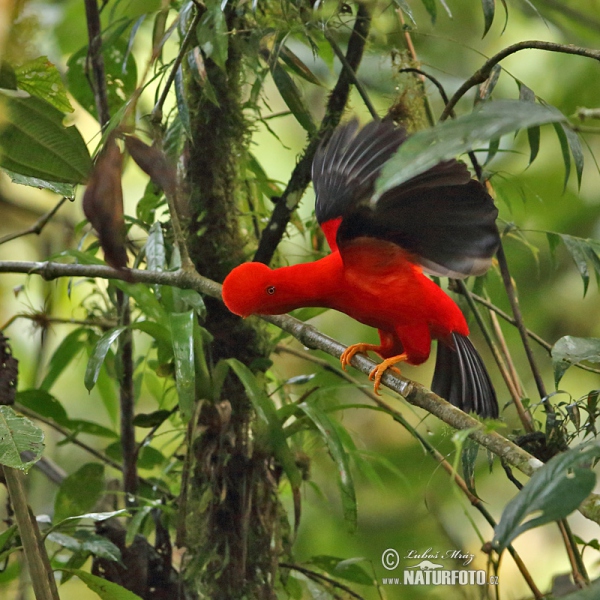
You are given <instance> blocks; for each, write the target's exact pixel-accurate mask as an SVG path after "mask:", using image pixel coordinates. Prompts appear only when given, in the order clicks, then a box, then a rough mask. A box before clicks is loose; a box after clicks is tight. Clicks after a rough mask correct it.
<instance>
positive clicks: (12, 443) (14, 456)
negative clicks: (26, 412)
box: [0, 406, 44, 471]
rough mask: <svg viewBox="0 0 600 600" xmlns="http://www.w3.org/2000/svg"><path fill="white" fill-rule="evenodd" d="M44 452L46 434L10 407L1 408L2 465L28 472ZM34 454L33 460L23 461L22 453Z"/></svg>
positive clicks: (0, 462) (0, 446)
mask: <svg viewBox="0 0 600 600" xmlns="http://www.w3.org/2000/svg"><path fill="white" fill-rule="evenodd" d="M43 450H44V432H43V431H42V430H41V429H40V428H39V427H37V426H36V425H35V424H34V423H32V422H31V421H30V420H29V419H27V418H26V417H20V416H18V415H17V414H16V413H15V411H14V410H13V409H12V408H11V407H10V406H0V464H2V465H4V466H5V467H11V468H13V469H20V470H21V471H28V470H29V468H30V467H31V465H33V464H34V463H36V462H37V461H38V460H39V459H40V457H41V456H42V452H43ZM25 451H29V452H33V454H34V457H33V459H32V460H29V461H25V462H24V461H23V460H22V459H21V452H25Z"/></svg>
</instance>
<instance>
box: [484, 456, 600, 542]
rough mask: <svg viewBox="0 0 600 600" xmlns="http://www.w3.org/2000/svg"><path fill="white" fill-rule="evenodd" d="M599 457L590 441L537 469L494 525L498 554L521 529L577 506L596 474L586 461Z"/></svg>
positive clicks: (591, 485) (547, 521) (545, 520)
mask: <svg viewBox="0 0 600 600" xmlns="http://www.w3.org/2000/svg"><path fill="white" fill-rule="evenodd" d="M598 457H600V446H599V445H598V444H589V445H587V446H583V447H578V448H573V449H571V450H568V451H567V452H563V453H562V454H559V455H557V456H555V457H553V458H552V459H550V460H549V461H548V462H547V463H546V464H545V465H544V466H543V467H541V468H539V469H538V470H537V471H536V472H535V473H534V474H533V476H532V477H531V479H530V480H529V481H528V482H527V483H526V484H525V486H524V487H523V489H522V490H521V491H520V492H519V493H518V494H517V495H516V496H515V497H514V498H513V499H512V500H511V501H510V502H509V503H508V504H507V505H506V507H505V508H504V512H503V513H502V518H501V519H500V522H499V523H498V525H496V528H495V534H494V539H493V541H492V545H493V547H494V549H495V550H496V551H497V552H498V553H500V552H502V551H503V550H504V549H505V548H506V547H507V546H508V545H509V544H510V543H511V542H512V541H513V540H514V539H515V538H516V537H517V536H518V535H520V534H521V533H523V532H524V531H527V530H529V529H532V528H534V527H539V526H541V525H544V524H546V523H550V522H551V521H556V520H558V519H564V518H565V517H567V516H568V515H570V514H571V513H572V512H573V511H574V510H575V509H577V507H578V506H579V505H580V504H581V503H582V502H583V501H584V500H585V499H586V498H587V497H588V495H589V494H590V493H591V491H592V490H593V489H594V486H595V484H596V474H595V473H594V472H593V471H592V470H591V469H590V468H589V462H590V461H591V460H592V459H594V458H598ZM538 513H541V514H538ZM532 514H536V515H538V516H532ZM528 516H529V517H531V518H530V519H529V520H527V521H525V522H523V521H524V519H526V518H527V517H528Z"/></svg>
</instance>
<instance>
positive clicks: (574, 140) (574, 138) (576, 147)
mask: <svg viewBox="0 0 600 600" xmlns="http://www.w3.org/2000/svg"><path fill="white" fill-rule="evenodd" d="M559 125H560V127H562V130H563V131H564V133H565V137H566V138H567V143H568V145H569V148H570V150H571V155H572V157H573V162H574V163H575V173H577V186H578V188H580V187H581V177H582V176H583V162H584V160H583V150H582V148H581V142H580V141H579V135H577V132H576V131H575V130H574V129H573V128H572V127H571V126H570V125H569V124H568V123H560V124H559Z"/></svg>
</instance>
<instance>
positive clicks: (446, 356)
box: [431, 332, 498, 419]
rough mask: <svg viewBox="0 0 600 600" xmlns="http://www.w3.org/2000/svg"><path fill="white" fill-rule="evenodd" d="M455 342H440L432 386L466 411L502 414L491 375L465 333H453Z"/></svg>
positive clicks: (487, 414) (433, 389)
mask: <svg viewBox="0 0 600 600" xmlns="http://www.w3.org/2000/svg"><path fill="white" fill-rule="evenodd" d="M452 341H453V346H451V345H448V344H445V343H443V342H441V341H440V342H438V349H437V358H436V363H435V371H434V374H433V381H432V383H431V390H432V391H433V392H434V393H435V394H437V395H438V396H441V397H442V398H444V399H446V400H448V402H450V403H451V404H454V406H456V407H458V408H460V409H461V410H463V411H464V412H474V413H477V414H478V415H480V416H482V417H487V418H492V419H497V418H498V401H497V399H496V392H495V391H494V387H493V386H492V382H491V381H490V376H489V375H488V372H487V370H486V368H485V366H484V364H483V361H482V360H481V357H480V356H479V354H478V352H477V350H476V349H475V347H474V346H473V344H472V342H471V340H470V339H469V338H468V337H465V336H464V335H461V334H459V333H456V332H454V333H453V334H452Z"/></svg>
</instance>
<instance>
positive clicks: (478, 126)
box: [374, 100, 565, 201]
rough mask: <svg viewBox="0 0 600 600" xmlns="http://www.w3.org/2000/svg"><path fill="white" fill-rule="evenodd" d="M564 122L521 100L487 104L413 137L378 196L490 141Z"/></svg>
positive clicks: (386, 172)
mask: <svg viewBox="0 0 600 600" xmlns="http://www.w3.org/2000/svg"><path fill="white" fill-rule="evenodd" d="M564 120H565V117H564V115H563V114H562V113H561V112H560V111H558V110H557V109H555V108H554V107H550V106H542V105H540V104H533V103H531V102H521V101H519V100H498V101H494V102H486V103H484V104H483V105H480V107H478V108H476V109H475V110H474V111H473V112H472V113H471V114H468V115H464V116H462V117H458V118H457V119H454V120H452V121H445V122H444V123H441V124H439V125H436V126H435V127H433V128H431V129H427V130H424V131H419V132H418V133H415V134H414V135H412V136H410V137H409V138H408V140H407V141H406V142H404V144H402V145H401V146H400V148H399V149H398V152H396V154H395V155H394V156H393V157H392V158H391V159H390V160H389V161H388V162H387V163H386V164H385V166H384V168H383V170H382V173H381V176H380V177H379V179H378V180H377V182H376V185H375V188H376V192H377V194H376V196H377V197H378V196H380V195H381V194H383V193H384V192H385V191H387V190H389V189H391V188H393V187H396V186H398V185H400V184H402V183H404V182H405V181H408V180H409V179H412V178H413V177H415V176H417V175H419V174H421V173H423V172H424V171H427V170H428V169H430V168H431V167H433V166H435V165H436V164H438V163H439V162H440V161H442V160H447V159H449V158H454V157H456V156H457V155H458V154H461V153H464V152H468V151H470V150H473V149H474V148H478V147H480V146H482V145H484V144H485V143H486V142H487V141H488V140H492V139H497V138H499V137H500V136H502V135H504V134H506V133H509V132H511V131H515V130H517V129H526V128H529V127H532V126H534V125H542V124H544V123H555V122H559V121H564ZM375 200H376V198H374V201H375Z"/></svg>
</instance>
